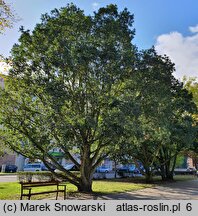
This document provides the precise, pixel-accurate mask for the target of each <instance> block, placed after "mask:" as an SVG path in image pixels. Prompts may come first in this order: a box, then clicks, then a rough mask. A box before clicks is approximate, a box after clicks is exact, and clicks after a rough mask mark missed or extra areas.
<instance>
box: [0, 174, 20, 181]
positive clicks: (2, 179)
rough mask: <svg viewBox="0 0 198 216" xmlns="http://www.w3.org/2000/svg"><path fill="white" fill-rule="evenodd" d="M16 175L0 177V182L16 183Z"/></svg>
mask: <svg viewBox="0 0 198 216" xmlns="http://www.w3.org/2000/svg"><path fill="white" fill-rule="evenodd" d="M16 181H17V176H16V175H0V182H16Z"/></svg>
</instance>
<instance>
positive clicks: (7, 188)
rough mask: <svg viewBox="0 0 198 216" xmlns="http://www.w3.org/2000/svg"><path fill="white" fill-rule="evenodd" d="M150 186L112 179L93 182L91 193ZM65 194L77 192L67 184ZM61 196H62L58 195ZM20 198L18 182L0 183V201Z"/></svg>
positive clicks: (139, 181) (138, 180)
mask: <svg viewBox="0 0 198 216" xmlns="http://www.w3.org/2000/svg"><path fill="white" fill-rule="evenodd" d="M174 179H175V180H176V181H185V180H192V179H197V177H194V176H190V175H183V176H174ZM154 182H155V185H156V184H163V182H162V181H160V177H158V176H157V177H154ZM152 186H153V185H152V184H145V183H144V178H122V179H113V180H95V181H94V182H93V192H94V193H96V194H107V193H120V192H127V191H133V190H139V189H144V188H148V187H152ZM50 187H52V186H49V187H48V188H47V187H43V188H42V187H41V188H35V189H34V190H36V191H42V190H48V189H49V190H50ZM67 192H68V193H69V194H70V193H73V194H75V193H76V192H77V188H76V187H75V186H74V185H72V184H69V183H67ZM60 195H61V196H62V194H61V193H60ZM50 197H55V194H46V195H37V196H32V198H31V199H43V198H45V199H49V198H50ZM19 198H20V184H19V183H18V182H8V183H4V182H1V183H0V200H19Z"/></svg>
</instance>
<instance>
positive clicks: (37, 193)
mask: <svg viewBox="0 0 198 216" xmlns="http://www.w3.org/2000/svg"><path fill="white" fill-rule="evenodd" d="M56 192H64V190H53V191H41V192H34V193H31V195H39V194H48V193H56ZM23 196H29V194H23Z"/></svg>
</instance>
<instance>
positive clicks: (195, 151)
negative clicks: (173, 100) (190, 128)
mask: <svg viewBox="0 0 198 216" xmlns="http://www.w3.org/2000/svg"><path fill="white" fill-rule="evenodd" d="M183 82H184V87H185V88H186V89H187V90H188V91H189V92H191V94H192V96H193V101H194V103H195V104H196V107H197V112H196V113H195V114H194V115H193V116H192V117H193V119H194V128H195V130H196V131H197V132H196V138H195V140H194V143H193V146H192V148H191V149H190V150H188V151H185V153H186V154H187V155H188V156H189V157H191V158H192V159H193V164H194V166H195V167H196V169H198V82H197V79H196V78H192V77H191V78H189V79H187V77H184V79H183Z"/></svg>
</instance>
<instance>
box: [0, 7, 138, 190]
mask: <svg viewBox="0 0 198 216" xmlns="http://www.w3.org/2000/svg"><path fill="white" fill-rule="evenodd" d="M132 24H133V16H132V15H130V13H129V12H128V11H127V10H126V9H124V10H123V11H121V12H118V10H117V7H116V6H115V5H109V6H107V7H106V8H100V9H99V11H98V12H96V13H94V15H93V16H85V15H84V13H83V11H82V10H80V9H78V8H77V7H76V6H74V5H72V4H71V5H68V6H67V7H65V8H61V9H60V10H57V9H55V10H53V11H52V12H51V14H50V15H49V14H44V15H43V16H42V22H41V23H40V24H37V25H36V27H35V29H34V30H33V32H32V33H30V31H28V30H27V31H25V30H24V29H23V28H22V29H21V32H22V34H21V37H20V39H19V44H16V45H15V46H14V47H13V49H12V70H11V71H10V73H9V78H8V79H7V82H6V88H5V90H4V91H1V102H0V115H1V123H3V125H4V129H3V130H1V141H2V142H4V143H5V144H7V145H9V146H10V147H11V148H12V149H14V150H15V151H17V152H20V153H21V154H23V155H25V156H26V157H29V158H38V159H41V160H42V161H43V162H44V163H45V164H46V166H47V167H48V168H49V169H50V163H51V164H53V165H54V166H55V167H56V168H58V169H59V170H61V171H63V174H56V173H55V174H56V175H62V177H64V178H65V179H67V180H68V181H70V182H71V183H73V184H75V185H76V186H77V187H78V190H79V191H86V192H89V191H92V175H93V173H94V170H95V168H96V167H97V166H98V165H99V164H100V163H101V161H102V160H103V159H104V158H105V157H106V156H107V155H108V153H109V152H110V151H111V148H112V146H113V145H114V143H116V142H119V139H120V138H122V134H123V133H124V128H125V125H126V124H127V121H128V120H127V118H126V115H125V112H126V106H125V105H126V103H127V101H124V102H122V97H123V94H124V88H125V84H124V83H125V81H126V80H127V78H128V77H130V76H132V73H133V68H134V58H135V55H134V52H135V48H134V46H133V45H132V44H131V40H132V39H133V36H134V31H133V29H132ZM130 110H132V108H130ZM131 112H132V111H131ZM56 147H57V148H60V149H61V150H62V152H63V154H64V156H65V158H69V159H70V160H71V161H72V162H73V163H74V164H75V165H76V166H77V167H78V168H79V169H80V177H79V176H76V175H75V174H74V173H72V172H70V171H68V170H65V169H64V167H63V166H62V165H61V164H59V163H58V162H57V160H56V159H55V158H54V157H53V156H52V155H51V154H50V150H52V149H53V148H56ZM74 153H78V154H79V155H80V159H81V162H80V163H79V161H78V160H76V158H75V157H74V156H73V154H74Z"/></svg>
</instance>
